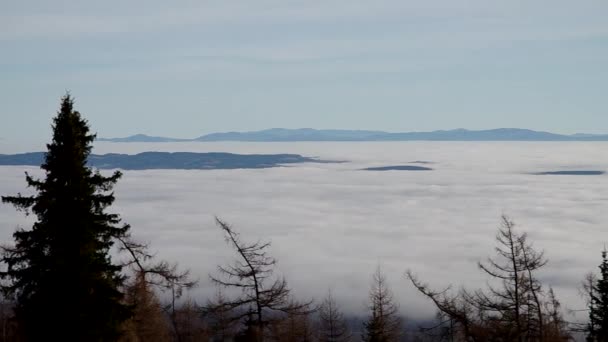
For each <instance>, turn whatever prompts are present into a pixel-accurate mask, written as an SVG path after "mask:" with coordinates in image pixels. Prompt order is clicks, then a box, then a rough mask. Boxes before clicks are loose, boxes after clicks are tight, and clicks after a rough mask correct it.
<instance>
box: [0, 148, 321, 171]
mask: <svg viewBox="0 0 608 342" xmlns="http://www.w3.org/2000/svg"><path fill="white" fill-rule="evenodd" d="M44 155H45V152H31V153H22V154H12V155H6V154H0V165H28V166H39V165H40V164H42V162H43V160H44ZM88 162H89V165H90V166H94V167H97V168H100V169H123V170H150V169H182V170H214V169H261V168H270V167H278V166H282V165H287V164H295V163H323V162H325V161H321V160H318V159H315V158H308V157H303V156H301V155H299V154H233V153H220V152H217V153H216V152H212V153H193V152H173V153H170V152H143V153H139V154H134V155H128V154H116V153H110V154H104V155H95V154H92V155H91V156H89V161H88Z"/></svg>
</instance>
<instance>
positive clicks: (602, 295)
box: [587, 250, 608, 342]
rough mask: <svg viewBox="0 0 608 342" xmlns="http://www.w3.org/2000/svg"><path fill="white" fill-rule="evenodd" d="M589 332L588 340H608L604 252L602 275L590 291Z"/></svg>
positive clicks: (607, 270)
mask: <svg viewBox="0 0 608 342" xmlns="http://www.w3.org/2000/svg"><path fill="white" fill-rule="evenodd" d="M590 297H591V298H590V299H591V301H590V304H589V334H588V335H587V341H592V342H608V257H607V255H606V250H604V251H603V252H602V263H601V264H600V277H599V278H598V279H597V280H596V281H595V283H594V284H593V288H592V291H590Z"/></svg>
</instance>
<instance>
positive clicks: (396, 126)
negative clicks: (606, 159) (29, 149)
mask: <svg viewBox="0 0 608 342" xmlns="http://www.w3.org/2000/svg"><path fill="white" fill-rule="evenodd" d="M607 13H608V2H607V1H605V0H597V1H595V0H581V1H571V0H567V1H566V0H534V1H530V0H509V1H488V0H469V1H465V0H459V1H453V0H443V1H439V0H424V1H422V0H419V1H411V0H401V1H397V0H395V1H389V0H376V1H357V0H306V1H299V0H298V1H295V0H294V1H288V0H280V1H279V0H255V1H244V0H243V1H229V0H221V1H204V0H197V1H174V2H167V1H159V0H147V1H140V0H133V1H104V2H90V1H63V0H58V1H47V0H32V1H2V2H0V75H2V77H0V113H1V115H2V119H3V120H2V125H0V139H2V140H0V142H5V143H6V142H7V141H10V142H19V141H24V140H41V141H46V140H48V137H49V136H50V129H49V127H50V120H51V118H52V116H53V115H54V114H55V111H56V110H57V107H58V102H59V98H60V97H61V96H62V94H63V93H64V91H65V90H66V89H69V90H71V92H72V94H73V95H74V96H75V97H76V100H77V108H78V109H79V110H80V111H81V112H82V113H83V114H84V115H85V116H86V117H87V118H88V119H89V121H90V123H91V125H92V126H93V129H94V130H95V131H97V132H98V133H99V135H100V136H105V137H109V136H126V135H130V134H135V133H146V134H151V135H164V136H174V137H196V136H199V135H201V134H204V133H209V132H214V131H228V130H238V131H241V130H257V129H264V128H270V127H287V128H299V127H314V128H347V129H379V130H388V131H419V130H435V129H451V128H459V127H463V128H469V129H483V128H496V127H521V128H531V129H539V130H548V131H554V132H559V133H575V132H590V133H599V132H608V111H607V109H608V106H607V103H608V97H607V96H606V91H607V89H608V87H607V85H608V84H607V83H608V20H606V14H607Z"/></svg>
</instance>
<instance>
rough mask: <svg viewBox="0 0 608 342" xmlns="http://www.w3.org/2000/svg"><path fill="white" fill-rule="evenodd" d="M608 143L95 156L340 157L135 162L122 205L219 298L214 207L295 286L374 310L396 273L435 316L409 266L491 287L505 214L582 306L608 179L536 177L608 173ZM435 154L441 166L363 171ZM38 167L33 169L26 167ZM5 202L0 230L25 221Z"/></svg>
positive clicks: (600, 238) (287, 147)
mask: <svg viewBox="0 0 608 342" xmlns="http://www.w3.org/2000/svg"><path fill="white" fill-rule="evenodd" d="M607 147H608V144H606V143H486V142H484V143H444V142H424V143H423V142H403V143H285V144H283V143H272V144H268V143H266V144H265V143H258V144H255V143H247V144H244V143H175V144H174V143H168V144H112V143H100V144H98V145H97V147H96V149H95V153H108V152H122V153H135V152H141V151H144V150H165V151H198V152H203V151H225V152H235V153H281V152H288V153H300V154H303V155H306V156H319V157H322V158H327V159H346V160H350V161H351V162H349V163H344V164H303V165H297V166H291V167H284V168H275V169H266V170H229V171H227V170H218V171H176V170H167V171H165V170H156V171H128V172H125V174H124V177H123V179H122V180H121V181H120V183H119V185H118V186H117V189H116V195H117V202H116V204H115V206H114V207H113V209H114V210H115V211H116V212H119V213H120V214H121V215H122V217H123V219H124V220H125V221H126V222H128V223H130V224H131V225H132V226H133V234H134V236H136V237H137V238H139V239H141V240H144V241H149V242H151V245H152V247H153V249H155V250H157V251H158V256H159V257H161V258H165V259H168V260H173V261H177V262H179V263H180V265H181V266H182V267H185V268H190V269H191V270H192V273H193V275H195V276H197V277H199V278H200V280H201V282H200V286H199V288H197V289H196V290H195V291H193V293H192V294H191V295H192V297H193V298H195V299H197V300H199V301H202V300H204V299H205V298H206V297H207V296H210V295H212V294H213V293H214V289H213V287H212V286H211V284H210V282H209V281H208V278H207V275H208V274H209V272H213V271H214V269H215V266H216V265H217V264H219V263H226V262H228V261H230V260H231V258H232V256H233V255H232V253H231V251H230V249H229V248H228V247H227V246H226V245H225V243H224V241H223V238H222V234H221V232H220V230H219V229H218V228H217V227H215V226H214V223H213V216H214V215H218V216H219V217H221V218H222V219H224V220H226V221H228V222H229V223H231V224H233V225H234V227H235V229H237V230H238V231H239V232H241V233H242V236H243V238H244V239H248V240H257V239H269V240H271V241H272V253H273V255H274V256H275V257H277V259H278V260H279V266H278V268H279V273H280V274H284V275H285V276H286V277H287V280H288V282H289V283H290V285H291V286H292V287H293V289H294V291H295V294H296V295H297V296H299V297H302V298H307V297H312V296H314V297H320V296H322V295H323V294H324V293H325V292H326V291H327V289H328V288H331V289H332V291H333V293H334V294H335V296H336V298H337V299H338V300H339V302H340V303H341V304H342V305H343V306H344V308H345V309H347V310H348V311H349V312H352V313H361V312H363V310H364V309H365V300H366V296H367V291H368V287H369V283H370V276H371V274H372V272H373V271H374V269H375V268H376V266H377V265H381V266H382V268H383V269H384V271H385V272H386V273H387V276H388V280H389V282H390V285H391V286H392V288H393V291H394V292H395V295H396V298H398V300H399V303H400V305H401V309H402V311H403V312H404V313H405V314H406V315H408V316H410V317H415V318H426V317H430V316H431V315H432V314H433V309H432V306H431V304H430V303H428V302H427V301H426V300H425V299H424V298H422V297H421V296H420V295H419V294H418V293H416V292H415V291H414V290H413V289H412V287H411V286H410V285H409V283H408V282H407V281H406V280H405V278H404V276H403V273H404V271H405V270H406V269H411V270H413V271H414V272H416V273H417V274H418V275H419V276H420V278H421V279H424V280H425V281H428V282H430V283H431V284H432V285H433V286H436V287H442V286H445V285H448V284H454V285H455V286H460V285H463V286H467V287H481V286H483V285H484V284H485V281H486V278H485V277H483V276H482V275H481V274H480V272H479V271H478V270H477V268H476V262H477V261H479V260H483V259H484V258H485V257H487V256H491V255H492V253H493V248H494V235H495V232H496V228H497V227H498V224H499V218H500V215H501V214H503V213H504V214H507V215H509V216H510V217H511V218H512V219H513V220H515V221H516V223H517V224H518V226H519V228H521V229H522V230H525V231H527V232H528V233H529V236H530V238H531V240H532V241H533V242H534V244H535V246H536V247H537V248H539V249H544V250H545V251H546V256H547V257H548V258H549V260H550V263H549V264H548V266H547V267H546V269H545V270H544V271H543V273H542V278H543V279H544V280H545V282H546V284H548V285H552V286H553V287H554V289H555V291H556V293H557V294H558V296H559V297H560V298H561V299H562V301H563V302H564V304H565V305H566V306H567V307H568V308H572V309H579V308H582V306H583V302H582V300H581V299H580V298H579V296H578V294H577V286H578V284H579V283H580V281H581V280H582V279H583V276H584V275H585V273H587V272H589V271H595V269H596V265H597V264H599V261H600V251H601V249H602V248H603V244H604V242H605V241H606V240H607V239H608V234H607V233H606V232H605V224H606V222H608V211H607V210H605V206H606V201H607V200H608V182H605V179H606V176H604V175H602V176H540V175H532V174H530V173H531V172H541V171H547V170H562V169H566V170H573V169H599V170H606V169H608V160H606V159H605V158H604V151H605V150H606V148H607ZM416 160H425V161H431V162H434V164H433V165H432V166H433V169H434V170H433V171H428V172H408V171H385V172H370V171H359V170H358V169H361V168H364V167H372V166H382V165H394V164H404V163H408V162H412V161H416ZM23 169H24V168H22V167H2V168H0V188H1V189H2V194H15V193H17V192H19V191H21V192H23V191H24V184H25V183H24V180H23V173H22V172H23ZM28 171H30V172H32V173H36V172H37V170H36V169H32V168H30V169H28ZM31 219H32V218H31V217H30V218H24V217H23V216H22V215H21V214H20V213H17V212H15V211H14V210H13V209H12V208H10V207H8V206H0V238H1V240H2V241H8V239H10V234H11V232H12V231H13V229H14V227H15V226H17V225H21V226H26V227H27V226H28V224H30V223H31Z"/></svg>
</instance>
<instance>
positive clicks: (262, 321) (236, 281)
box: [206, 218, 312, 341]
mask: <svg viewBox="0 0 608 342" xmlns="http://www.w3.org/2000/svg"><path fill="white" fill-rule="evenodd" d="M216 223H217V225H218V226H219V227H220V228H221V229H222V231H223V232H224V234H225V237H226V241H227V243H228V244H229V245H230V246H231V247H233V248H234V249H235V251H236V252H237V255H238V261H235V262H234V264H232V265H229V266H218V271H219V276H214V275H211V276H210V277H211V280H212V281H213V282H214V283H215V284H217V285H219V286H221V287H227V288H235V289H238V290H240V291H241V295H240V296H239V297H237V298H234V299H230V300H226V301H225V302H224V303H223V304H222V306H223V307H224V308H225V309H228V310H233V312H235V313H236V314H235V315H234V316H233V317H234V319H235V320H242V319H246V322H245V324H246V327H247V329H246V331H245V332H243V333H240V334H238V336H237V339H239V340H243V339H244V338H245V337H244V336H248V337H247V339H249V340H252V341H263V340H264V329H265V327H266V326H267V325H268V323H269V322H270V319H271V318H273V316H272V315H273V314H274V315H275V316H276V314H281V313H283V314H289V315H294V314H302V315H305V314H308V313H309V312H310V311H311V309H310V305H311V304H312V302H306V303H297V302H294V301H292V300H291V296H290V292H291V290H290V289H289V287H288V286H287V281H285V279H284V278H273V271H274V266H275V265H276V260H275V259H274V258H272V257H270V256H269V255H268V252H267V250H266V249H267V248H268V247H270V243H269V242H259V241H258V242H255V243H246V242H243V241H241V239H240V236H239V234H238V233H237V232H235V231H234V230H233V229H232V227H231V226H230V225H229V224H227V223H226V222H224V221H222V220H220V219H219V218H216ZM269 281H272V283H271V284H270V285H269V284H268V282H269ZM209 310H218V308H217V307H216V308H206V311H209ZM239 311H240V312H239Z"/></svg>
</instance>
